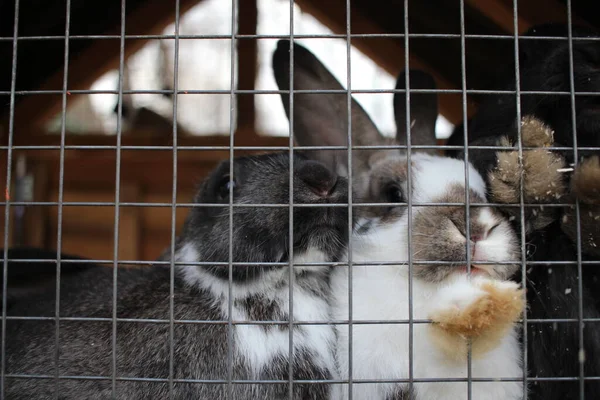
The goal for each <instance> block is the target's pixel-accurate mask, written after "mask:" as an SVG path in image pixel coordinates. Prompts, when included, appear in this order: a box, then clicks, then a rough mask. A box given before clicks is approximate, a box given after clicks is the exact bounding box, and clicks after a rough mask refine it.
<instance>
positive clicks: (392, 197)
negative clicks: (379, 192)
mask: <svg viewBox="0 0 600 400" xmlns="http://www.w3.org/2000/svg"><path fill="white" fill-rule="evenodd" d="M384 195H385V199H386V201H387V202H388V203H402V202H404V196H403V195H402V190H401V189H400V187H398V186H397V185H394V184H392V185H388V186H387V187H386V189H385V192H384Z"/></svg>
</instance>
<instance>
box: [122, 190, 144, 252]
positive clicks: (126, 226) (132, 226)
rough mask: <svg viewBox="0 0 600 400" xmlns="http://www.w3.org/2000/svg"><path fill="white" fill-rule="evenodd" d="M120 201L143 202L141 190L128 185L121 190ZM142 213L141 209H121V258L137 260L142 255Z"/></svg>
mask: <svg viewBox="0 0 600 400" xmlns="http://www.w3.org/2000/svg"><path fill="white" fill-rule="evenodd" d="M119 195H120V199H119V200H120V201H124V202H139V201H141V193H140V188H139V186H138V185H136V184H131V183H128V184H126V185H124V187H123V188H122V189H121V192H120V193H119ZM141 230H142V212H141V209H140V207H120V208H119V258H123V259H126V260H137V259H138V258H139V257H140V255H141V243H142V240H143V237H142V232H141Z"/></svg>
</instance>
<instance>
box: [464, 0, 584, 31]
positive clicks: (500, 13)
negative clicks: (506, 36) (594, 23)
mask: <svg viewBox="0 0 600 400" xmlns="http://www.w3.org/2000/svg"><path fill="white" fill-rule="evenodd" d="M466 3H467V4H468V5H469V6H470V7H471V8H474V9H476V10H478V11H479V12H480V13H481V14H483V15H484V16H485V17H487V18H488V19H490V20H491V21H493V22H494V23H495V24H496V25H498V26H499V27H500V28H502V30H504V31H506V32H508V33H510V34H514V16H513V0H486V1H481V0H466ZM517 14H518V15H517V23H518V29H519V34H522V33H525V32H526V31H527V30H528V29H529V28H531V27H532V26H534V25H538V24H544V23H548V22H562V23H566V22H567V7H566V6H565V5H564V4H561V3H560V2H558V1H556V0H544V1H543V2H539V1H537V2H536V1H522V2H519V5H518V9H517ZM573 23H575V24H578V25H587V26H590V25H589V24H588V23H587V22H585V21H584V20H582V19H581V18H579V17H577V16H573Z"/></svg>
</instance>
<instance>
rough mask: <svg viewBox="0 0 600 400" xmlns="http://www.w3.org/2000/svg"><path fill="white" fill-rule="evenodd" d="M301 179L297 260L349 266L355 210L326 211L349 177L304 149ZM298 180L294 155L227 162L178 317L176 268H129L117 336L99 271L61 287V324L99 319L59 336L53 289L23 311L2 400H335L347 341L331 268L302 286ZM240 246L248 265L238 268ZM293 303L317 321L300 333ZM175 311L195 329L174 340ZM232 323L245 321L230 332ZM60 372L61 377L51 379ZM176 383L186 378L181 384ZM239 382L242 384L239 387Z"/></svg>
mask: <svg viewBox="0 0 600 400" xmlns="http://www.w3.org/2000/svg"><path fill="white" fill-rule="evenodd" d="M291 173H292V174H293V176H292V179H293V200H294V203H295V204H302V205H304V206H303V207H296V208H294V210H293V221H294V224H293V228H292V232H291V233H293V261H294V263H323V262H330V261H335V260H337V259H338V258H339V257H340V255H341V253H342V251H343V249H344V248H345V245H346V243H347V235H348V210H347V207H322V206H323V205H326V204H327V203H345V202H347V196H348V185H347V180H346V179H345V178H343V177H338V176H337V175H336V174H335V173H333V172H331V171H329V170H328V169H327V168H326V167H325V166H323V165H322V164H320V163H318V162H315V161H312V160H309V159H307V158H306V157H305V156H302V155H301V154H300V153H294V156H293V169H292V171H291ZM289 181H290V155H289V153H287V152H284V153H277V154H265V155H259V156H248V157H240V158H236V159H234V165H233V171H231V170H230V163H229V161H225V162H223V163H221V164H220V165H219V166H218V167H217V168H216V169H215V170H214V171H213V172H212V173H211V174H210V176H209V177H208V178H207V179H206V180H205V181H204V183H203V184H202V186H201V187H200V189H199V192H198V194H197V196H196V198H195V199H194V202H195V203H196V204H197V206H196V207H193V208H192V209H191V210H190V211H189V215H188V217H187V220H186V223H185V226H184V228H183V231H182V232H181V235H180V236H179V237H178V240H177V245H176V249H175V262H177V265H176V266H175V271H174V287H173V289H172V290H173V293H174V297H173V309H172V311H171V308H170V299H171V275H170V274H171V269H170V268H169V265H168V264H167V265H163V264H161V265H155V266H152V267H144V268H135V269H119V271H118V279H117V293H116V296H117V298H116V307H117V309H116V310H114V311H115V312H116V316H117V318H119V320H118V321H117V322H116V327H114V326H113V319H112V317H113V301H114V299H113V270H112V269H111V268H105V267H92V266H90V267H88V268H87V269H86V270H85V271H81V272H79V273H77V274H74V275H73V276H70V277H65V279H64V280H61V290H60V317H61V318H69V317H77V318H81V317H83V318H92V320H88V321H79V320H61V321H60V324H59V327H58V328H59V330H58V331H57V327H56V325H55V320H54V318H53V317H54V316H55V310H56V309H55V307H56V306H57V305H56V302H55V294H56V290H55V289H54V288H51V289H50V290H46V291H44V292H42V293H40V294H36V295H31V296H27V298H26V299H23V300H22V301H17V302H15V303H13V304H12V306H11V308H10V310H9V319H8V320H7V322H6V335H5V339H6V347H5V353H4V354H3V356H4V357H5V361H6V364H5V365H6V375H5V378H4V379H5V380H4V382H5V386H4V396H5V397H6V398H10V399H34V398H35V399H42V398H53V397H54V396H58V397H59V398H61V399H106V398H110V397H111V395H112V396H113V398H117V399H127V400H129V399H167V398H172V399H207V400H208V399H210V400H217V399H288V398H290V397H289V396H290V393H291V395H292V397H291V398H294V399H314V400H321V399H325V398H328V397H329V396H330V395H331V385H330V384H329V383H328V382H327V380H330V379H332V378H334V377H335V360H334V345H335V332H334V328H333V326H332V325H329V324H324V323H323V322H326V321H329V320H330V319H331V317H330V315H329V310H330V308H329V267H327V266H304V267H302V266H296V267H294V269H293V275H292V277H291V278H292V279H291V280H290V270H289V266H288V265H287V263H288V261H290V255H291V251H290V250H291V249H290V237H289V234H290V226H289V217H290V211H289V207H286V206H285V204H288V203H289V200H290V189H289ZM231 190H232V191H233V203H234V204H233V215H230V212H229V198H230V197H229V196H230V191H231ZM257 204H258V205H261V204H281V205H283V207H277V208H274V207H262V208H258V207H256V206H253V205H257ZM310 204H316V205H321V207H309V206H307V205H310ZM230 216H231V218H232V229H233V231H232V232H230ZM230 234H231V235H232V240H231V241H230V236H229V235H230ZM230 243H231V246H232V252H233V254H232V257H233V260H232V261H233V262H235V263H236V264H234V265H232V266H231V270H230V265H229V264H228V260H229V251H230ZM200 262H201V263H203V264H201V265H199V264H198V263H200ZM278 262H279V263H282V264H276V263H278ZM273 264H275V265H273ZM230 274H231V277H230ZM230 285H231V287H230ZM230 293H231V296H232V298H231V299H230ZM290 293H291V294H292V295H293V310H292V311H293V321H295V322H302V321H304V322H307V323H306V324H301V325H296V326H294V327H293V332H290V318H291V317H290ZM230 301H231V312H230ZM171 312H172V314H171ZM171 315H172V318H174V319H175V320H176V321H182V320H183V321H185V322H175V323H174V325H173V328H172V329H173V330H172V336H171V334H170V324H169V323H168V322H169V320H170V318H171V317H170V316H171ZM10 317H43V318H42V319H41V320H24V319H11V318H10ZM48 317H51V318H48ZM229 317H231V318H232V320H233V321H234V322H242V324H234V325H233V326H232V330H231V331H229V326H228V318H229ZM157 320H158V321H157ZM194 321H198V322H194ZM272 321H281V322H280V323H279V324H278V325H273V323H272ZM311 321H312V322H313V324H312V325H311V324H310V322H311ZM253 324H254V325H253ZM257 324H260V325H257ZM113 328H114V329H115V332H116V337H113ZM57 333H58V334H59V336H58V338H57V337H56V334H57ZM292 336H293V346H292V345H291V344H290V339H291V337H292ZM113 340H114V341H115V345H114V347H113ZM170 343H172V348H171V344H170ZM55 344H58V348H56V347H55ZM290 351H293V354H292V355H291V359H290ZM171 352H172V353H171ZM56 357H58V358H56ZM113 357H114V358H113ZM56 359H57V360H58V365H56V364H55V360H56ZM229 360H231V363H229ZM113 362H114V363H115V364H116V370H114V369H113ZM290 362H291V364H292V365H291V368H292V369H291V370H290ZM290 371H291V372H290ZM290 373H291V378H293V379H294V380H295V381H296V380H300V381H304V382H294V383H293V386H292V388H291V390H290V385H289V384H288V381H289V379H290ZM55 374H58V375H60V376H61V379H60V380H58V381H57V380H54V379H43V377H50V378H52V377H54V376H55ZM30 375H35V376H38V377H37V378H35V377H30V378H27V376H30ZM40 376H42V378H40ZM65 376H69V377H76V378H72V379H70V378H64V379H63V378H62V377H65ZM113 376H116V380H115V381H114V387H113V381H112V377H113ZM77 377H78V378H77ZM86 377H87V378H88V379H86ZM169 378H172V379H174V380H175V382H174V383H173V385H172V387H171V388H170V387H169ZM228 379H232V380H235V381H240V380H242V381H244V382H234V383H233V384H232V385H228V384H227V382H228ZM255 380H259V381H261V382H259V383H252V382H251V381H255ZM306 380H310V381H311V382H306ZM264 381H269V382H264ZM113 389H114V391H113Z"/></svg>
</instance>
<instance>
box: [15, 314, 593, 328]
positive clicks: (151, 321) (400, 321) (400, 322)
mask: <svg viewBox="0 0 600 400" xmlns="http://www.w3.org/2000/svg"><path fill="white" fill-rule="evenodd" d="M6 320H7V321H56V317H37V316H18V315H15V316H6ZM58 320H59V321H70V322H106V323H112V322H113V321H114V320H113V319H112V318H100V317H94V318H89V317H59V319H58ZM116 321H117V322H124V323H139V324H149V325H152V324H169V323H171V320H170V319H142V318H140V319H136V318H117V319H116ZM579 321H582V322H600V318H582V319H581V320H580V319H579V318H548V319H529V318H528V319H527V324H538V325H539V324H565V323H575V322H579ZM515 322H516V323H523V320H516V321H515ZM173 323H175V324H178V325H228V324H229V321H228V320H196V319H194V320H178V319H174V320H173ZM292 323H293V324H294V325H311V326H312V325H348V324H349V323H350V321H349V320H327V321H318V320H315V321H312V320H306V321H304V320H294V321H293V322H292ZM411 323H413V324H432V323H434V321H432V320H430V319H412V320H408V319H386V320H378V319H370V320H365V319H354V318H353V319H352V325H354V324H357V325H388V324H389V325H408V324H411ZM232 324H233V325H244V326H253V325H255V326H277V325H282V326H288V325H289V324H290V321H289V320H288V321H276V320H272V321H248V320H239V321H238V320H233V321H232Z"/></svg>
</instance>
